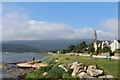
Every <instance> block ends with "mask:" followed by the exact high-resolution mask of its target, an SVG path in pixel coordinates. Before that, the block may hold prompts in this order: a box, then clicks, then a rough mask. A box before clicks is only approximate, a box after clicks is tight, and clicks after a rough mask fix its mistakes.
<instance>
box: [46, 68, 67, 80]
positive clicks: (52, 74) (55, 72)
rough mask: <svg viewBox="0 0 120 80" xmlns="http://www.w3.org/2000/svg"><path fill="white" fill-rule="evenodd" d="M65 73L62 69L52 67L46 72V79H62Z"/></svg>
mask: <svg viewBox="0 0 120 80" xmlns="http://www.w3.org/2000/svg"><path fill="white" fill-rule="evenodd" d="M64 73H66V72H65V70H64V69H62V68H59V67H53V68H52V69H51V70H50V71H49V72H48V77H49V78H62V75H63V74H64Z"/></svg>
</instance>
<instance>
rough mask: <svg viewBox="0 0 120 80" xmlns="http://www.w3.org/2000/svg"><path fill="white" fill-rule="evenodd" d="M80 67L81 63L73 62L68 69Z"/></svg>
mask: <svg viewBox="0 0 120 80" xmlns="http://www.w3.org/2000/svg"><path fill="white" fill-rule="evenodd" d="M81 65H82V63H79V62H74V63H73V64H72V66H71V67H70V69H74V68H75V67H78V66H81Z"/></svg>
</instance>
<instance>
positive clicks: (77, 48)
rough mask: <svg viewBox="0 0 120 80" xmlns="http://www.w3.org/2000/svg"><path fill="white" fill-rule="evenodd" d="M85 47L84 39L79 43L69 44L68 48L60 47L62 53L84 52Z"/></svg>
mask: <svg viewBox="0 0 120 80" xmlns="http://www.w3.org/2000/svg"><path fill="white" fill-rule="evenodd" d="M86 47H87V45H86V43H85V41H83V42H82V43H80V44H77V45H71V46H69V47H68V49H62V50H61V53H62V54H64V53H70V52H76V53H80V52H86V49H85V48H86Z"/></svg>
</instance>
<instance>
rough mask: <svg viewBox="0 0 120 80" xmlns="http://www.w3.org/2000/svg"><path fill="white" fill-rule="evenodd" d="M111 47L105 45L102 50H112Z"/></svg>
mask: <svg viewBox="0 0 120 80" xmlns="http://www.w3.org/2000/svg"><path fill="white" fill-rule="evenodd" d="M110 51H111V50H110V47H108V46H104V47H103V49H102V52H103V53H105V52H110Z"/></svg>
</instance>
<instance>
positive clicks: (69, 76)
mask: <svg viewBox="0 0 120 80" xmlns="http://www.w3.org/2000/svg"><path fill="white" fill-rule="evenodd" d="M62 78H72V76H71V75H69V74H67V73H64V74H63V75H62Z"/></svg>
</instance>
